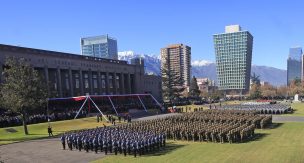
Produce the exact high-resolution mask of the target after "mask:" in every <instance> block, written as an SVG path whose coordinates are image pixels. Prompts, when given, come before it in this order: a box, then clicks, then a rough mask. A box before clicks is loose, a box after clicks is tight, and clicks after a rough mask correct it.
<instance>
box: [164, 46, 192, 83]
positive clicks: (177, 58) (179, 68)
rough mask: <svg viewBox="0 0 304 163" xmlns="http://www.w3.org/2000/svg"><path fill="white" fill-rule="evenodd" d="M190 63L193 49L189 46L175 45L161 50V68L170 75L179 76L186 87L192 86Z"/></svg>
mask: <svg viewBox="0 0 304 163" xmlns="http://www.w3.org/2000/svg"><path fill="white" fill-rule="evenodd" d="M190 61H191V47H189V46H187V45H184V44H173V45H169V46H167V47H165V48H162V49H161V68H162V69H163V68H166V69H167V70H169V71H170V74H174V75H177V76H179V77H180V78H181V79H182V80H183V82H184V84H183V85H184V86H189V84H190V71H191V64H190ZM163 75H164V74H163Z"/></svg>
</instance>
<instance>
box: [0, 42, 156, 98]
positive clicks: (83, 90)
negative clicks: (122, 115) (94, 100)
mask: <svg viewBox="0 0 304 163" xmlns="http://www.w3.org/2000/svg"><path fill="white" fill-rule="evenodd" d="M7 57H17V58H24V59H25V61H27V62H28V63H30V64H31V65H32V66H33V67H34V68H35V69H36V70H37V71H38V73H39V74H40V75H41V76H42V77H43V79H44V80H45V82H46V83H48V84H47V87H48V91H49V93H50V97H73V96H82V95H103V94H110V95H111V94H134V93H144V92H145V89H144V88H145V87H147V86H146V84H147V83H145V82H143V81H144V79H145V74H144V65H143V64H137V63H135V64H128V63H127V62H126V61H119V60H111V59H102V58H96V57H89V56H82V55H76V54H70V53H62V52H55V51H48V50H40V49H32V48H24V47H17V46H10V45H2V44H0V74H2V71H3V68H4V63H5V59H6V58H7ZM1 79H2V76H1V75H0V80H1ZM154 80H155V79H154ZM159 82H161V80H159ZM159 90H161V89H159ZM156 92H157V91H156ZM152 93H154V92H152ZM158 93H159V92H158ZM152 95H153V96H157V97H161V95H158V94H152ZM158 100H161V99H158Z"/></svg>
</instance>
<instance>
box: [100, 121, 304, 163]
mask: <svg viewBox="0 0 304 163" xmlns="http://www.w3.org/2000/svg"><path fill="white" fill-rule="evenodd" d="M275 126H276V128H273V129H264V130H260V129H259V130H256V133H257V138H256V140H254V141H249V142H247V143H240V144H215V143H205V142H203V143H199V142H180V141H179V142H172V141H171V142H169V143H168V147H167V148H166V150H164V151H162V152H158V153H155V154H150V155H145V156H141V157H137V158H134V157H133V156H127V157H124V156H123V155H118V156H115V155H112V156H107V157H105V158H104V159H101V160H97V161H95V162H105V163H106V162H109V163H115V162H130V163H131V162H132V163H133V162H145V163H146V162H147V163H149V162H151V163H155V162H173V163H179V162H181V163H185V162H187V163H189V162H193V163H197V162H208V163H209V162H215V163H217V162H227V163H230V162H231V163H233V162H241V163H247V162H248V163H256V162H259V163H303V162H304V139H303V138H304V123H301V122H298V123H293V122H288V123H284V124H276V125H275Z"/></svg>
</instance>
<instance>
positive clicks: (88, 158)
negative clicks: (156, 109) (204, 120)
mask: <svg viewBox="0 0 304 163" xmlns="http://www.w3.org/2000/svg"><path fill="white" fill-rule="evenodd" d="M293 108H295V110H296V111H295V113H294V115H293V114H291V115H274V116H273V124H272V126H271V127H270V128H267V129H256V130H255V133H256V135H255V138H254V140H252V141H248V142H243V143H236V144H229V143H224V144H220V143H206V142H191V141H189V142H188V141H168V143H167V147H166V148H165V149H163V150H162V151H160V152H156V153H153V154H148V155H144V156H141V157H137V158H134V157H133V156H130V155H128V156H126V157H125V156H123V155H121V154H119V155H117V156H116V155H113V154H109V155H108V156H105V155H104V153H98V154H95V153H94V152H91V151H90V152H89V153H86V152H84V151H82V152H79V151H75V150H74V151H69V150H62V146H61V143H60V141H59V138H58V137H57V138H47V137H48V135H47V130H46V129H47V125H48V123H41V124H35V125H29V133H30V135H29V136H24V135H23V129H22V126H20V127H11V128H4V129H3V128H2V129H0V144H2V145H0V162H1V161H3V162H109V163H112V162H175V163H176V162H229V163H230V162H242V163H243V162H262V163H264V162H265V163H266V162H267V163H269V162H275V163H280V162H282V163H283V162H284V163H285V162H292V163H300V162H303V160H304V155H303V153H304V139H303V137H304V130H303V128H304V118H303V117H302V113H303V110H304V104H296V105H295V104H293ZM160 116H166V115H159V116H153V117H146V118H143V119H149V118H150V119H151V118H158V117H160ZM51 125H52V127H53V130H54V135H57V134H60V133H63V132H65V131H68V130H79V129H83V128H95V127H97V126H99V127H102V126H103V125H110V124H108V123H105V122H104V121H103V122H100V123H97V122H96V118H94V117H92V118H83V119H77V120H68V121H59V122H52V123H51ZM31 139H34V140H31ZM19 141H20V142H19ZM4 144H5V145H4Z"/></svg>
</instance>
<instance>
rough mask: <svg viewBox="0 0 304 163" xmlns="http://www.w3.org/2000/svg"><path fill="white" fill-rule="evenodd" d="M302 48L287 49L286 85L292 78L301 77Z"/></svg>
mask: <svg viewBox="0 0 304 163" xmlns="http://www.w3.org/2000/svg"><path fill="white" fill-rule="evenodd" d="M302 54H303V52H302V48H301V47H294V48H290V49H289V55H288V59H287V85H289V84H290V82H291V81H292V80H295V79H299V80H301V78H302V72H303V71H302Z"/></svg>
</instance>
